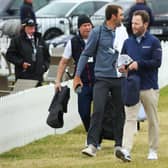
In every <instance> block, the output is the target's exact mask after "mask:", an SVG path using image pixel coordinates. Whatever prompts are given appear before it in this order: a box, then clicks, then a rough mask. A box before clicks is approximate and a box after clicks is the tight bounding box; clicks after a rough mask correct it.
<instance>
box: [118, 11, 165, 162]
mask: <svg viewBox="0 0 168 168" xmlns="http://www.w3.org/2000/svg"><path fill="white" fill-rule="evenodd" d="M148 25H149V15H148V13H147V12H145V11H143V10H139V11H136V12H135V13H134V15H133V18H132V31H133V36H131V37H130V38H128V39H127V40H126V41H125V42H124V45H123V49H122V52H121V53H122V54H127V55H129V56H130V57H131V58H132V59H133V60H134V61H133V62H132V63H131V64H130V65H129V66H128V68H127V69H125V67H124V66H123V67H122V68H120V72H125V73H128V75H129V76H131V75H132V74H131V73H133V72H134V74H136V75H137V76H139V78H140V93H139V94H140V100H139V101H138V102H137V103H136V104H135V105H131V106H125V114H126V120H125V125H124V132H123V142H122V147H123V148H122V149H121V150H120V151H118V157H119V158H120V159H122V160H123V161H131V156H130V153H131V151H132V148H133V138H134V134H135V132H136V129H135V128H136V124H137V114H138V112H139V109H140V105H141V103H142V105H143V107H144V110H145V113H146V115H147V120H148V141H149V154H148V157H147V159H149V160H157V159H158V155H157V152H158V146H159V122H158V114H157V111H158V109H157V107H158V100H159V86H158V69H159V67H160V66H161V60H162V49H161V44H160V41H159V39H157V38H156V37H155V36H153V35H151V34H150V33H149V32H148V30H147V28H148Z"/></svg>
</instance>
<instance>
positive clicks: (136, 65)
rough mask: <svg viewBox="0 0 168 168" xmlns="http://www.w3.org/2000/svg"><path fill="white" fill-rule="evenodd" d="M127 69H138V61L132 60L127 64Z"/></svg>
mask: <svg viewBox="0 0 168 168" xmlns="http://www.w3.org/2000/svg"><path fill="white" fill-rule="evenodd" d="M128 70H138V63H137V62H136V61H134V62H132V63H131V64H130V65H129V66H128Z"/></svg>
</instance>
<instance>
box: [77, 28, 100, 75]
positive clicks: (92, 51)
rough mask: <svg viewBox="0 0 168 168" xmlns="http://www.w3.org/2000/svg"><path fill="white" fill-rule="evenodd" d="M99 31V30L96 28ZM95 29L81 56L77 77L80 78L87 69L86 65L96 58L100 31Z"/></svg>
mask: <svg viewBox="0 0 168 168" xmlns="http://www.w3.org/2000/svg"><path fill="white" fill-rule="evenodd" d="M95 29H96V30H97V28H95ZM95 29H93V30H92V31H91V32H90V34H89V38H88V41H87V43H86V46H85V48H84V50H83V52H82V54H81V55H80V58H79V61H78V64H77V68H76V75H77V76H80V75H81V73H82V71H83V70H84V68H85V65H86V63H87V61H88V59H89V57H95V56H96V52H97V51H96V48H97V47H96V46H97V41H98V31H96V30H95Z"/></svg>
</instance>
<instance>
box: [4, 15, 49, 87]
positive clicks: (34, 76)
mask: <svg viewBox="0 0 168 168" xmlns="http://www.w3.org/2000/svg"><path fill="white" fill-rule="evenodd" d="M22 26H23V28H22V29H21V32H20V34H19V35H17V36H15V37H14V38H12V40H11V43H10V46H9V48H8V49H7V53H6V58H7V60H8V61H9V62H11V63H13V64H14V65H15V77H16V80H17V79H31V80H38V82H39V83H38V86H40V85H41V82H42V81H43V74H44V72H46V71H47V70H48V68H49V64H50V56H49V53H48V49H47V47H46V44H45V42H44V41H43V38H42V37H41V33H38V32H36V31H35V26H36V23H35V22H34V20H32V19H29V18H26V19H25V20H24V21H23V24H22Z"/></svg>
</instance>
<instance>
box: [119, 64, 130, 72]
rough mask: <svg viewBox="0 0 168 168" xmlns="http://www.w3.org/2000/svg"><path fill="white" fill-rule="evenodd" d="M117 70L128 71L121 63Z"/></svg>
mask: <svg viewBox="0 0 168 168" xmlns="http://www.w3.org/2000/svg"><path fill="white" fill-rule="evenodd" d="M118 70H119V72H120V73H127V72H128V69H127V68H126V66H125V65H121V66H120V67H119V68H118Z"/></svg>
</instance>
